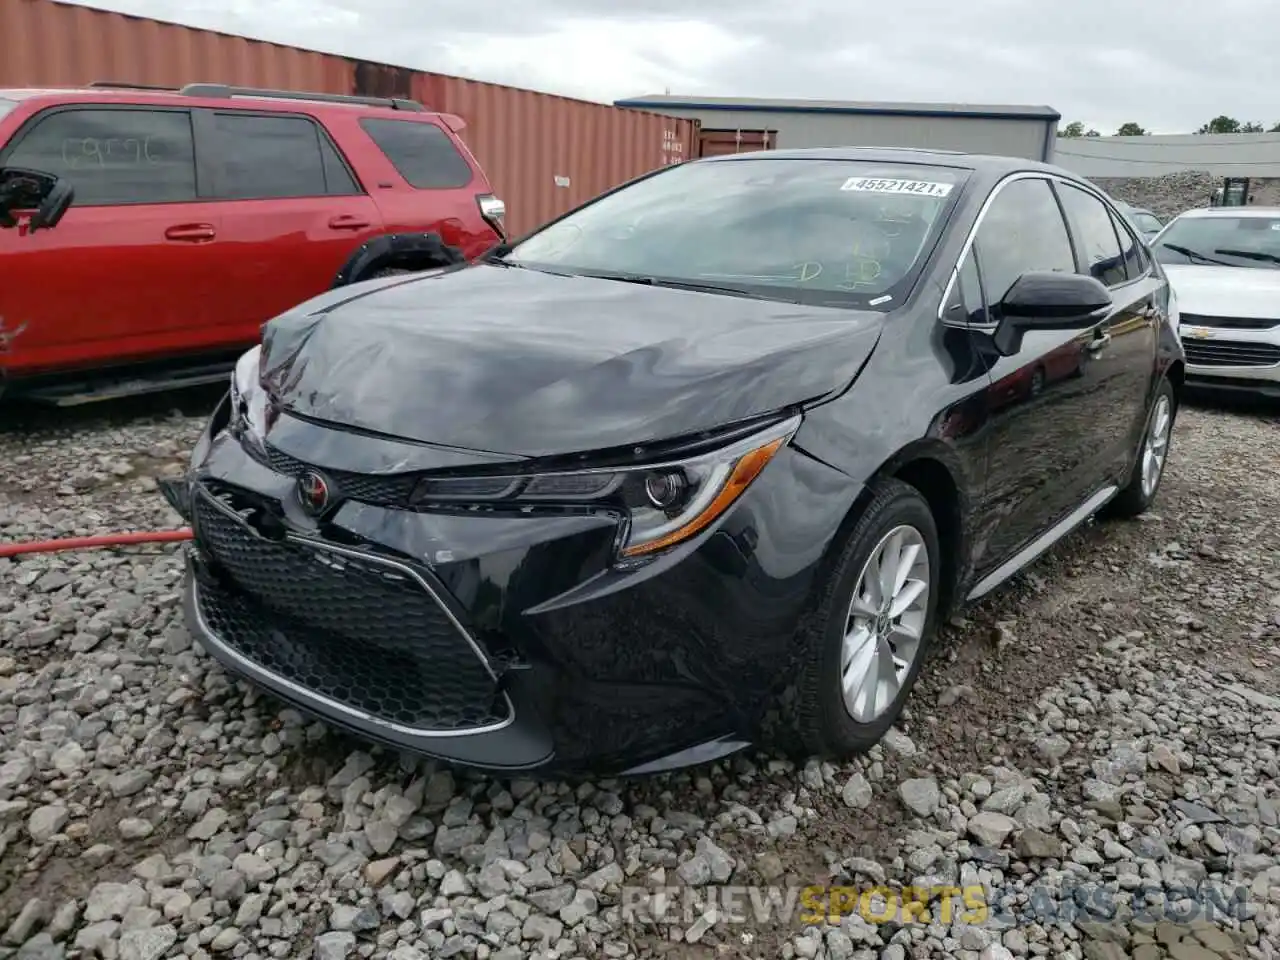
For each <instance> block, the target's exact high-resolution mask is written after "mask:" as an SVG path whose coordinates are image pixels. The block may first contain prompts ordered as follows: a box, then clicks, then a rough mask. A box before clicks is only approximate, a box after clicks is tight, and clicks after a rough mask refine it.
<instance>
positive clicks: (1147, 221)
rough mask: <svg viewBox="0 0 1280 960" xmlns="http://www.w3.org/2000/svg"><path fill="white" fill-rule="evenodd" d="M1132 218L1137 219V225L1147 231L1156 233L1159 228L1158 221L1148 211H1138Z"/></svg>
mask: <svg viewBox="0 0 1280 960" xmlns="http://www.w3.org/2000/svg"><path fill="white" fill-rule="evenodd" d="M1134 219H1136V220H1137V221H1138V226H1139V227H1141V228H1142V229H1143V230H1145V231H1146V232H1147V233H1156V232H1157V231H1159V229H1160V221H1159V220H1157V219H1156V218H1155V217H1153V216H1151V214H1149V213H1140V214H1138V215H1137V217H1135V218H1134Z"/></svg>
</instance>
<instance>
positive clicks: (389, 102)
mask: <svg viewBox="0 0 1280 960" xmlns="http://www.w3.org/2000/svg"><path fill="white" fill-rule="evenodd" d="M89 86H91V87H96V88H98V89H101V90H154V91H157V92H160V93H180V94H183V95H184V96H188V97H215V98H230V97H266V98H269V99H272V100H311V101H315V102H318V103H349V104H355V105H359V106H365V107H388V108H390V109H392V110H406V111H408V112H410V113H423V112H425V111H426V109H427V108H426V107H424V106H423V105H422V104H420V103H419V102H418V101H417V100H404V99H401V98H399V97H359V96H351V95H349V94H345V93H308V92H306V91H304V90H270V89H267V88H265V87H235V86H231V85H230V84H226V83H188V84H187V85H186V86H184V87H166V86H159V85H156V84H150V83H121V82H118V81H116V80H94V81H93V82H92V83H90V84H89Z"/></svg>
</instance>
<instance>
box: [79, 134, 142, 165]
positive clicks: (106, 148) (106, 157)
mask: <svg viewBox="0 0 1280 960" xmlns="http://www.w3.org/2000/svg"><path fill="white" fill-rule="evenodd" d="M151 140H152V138H151V137H108V138H106V139H102V138H100V137H67V138H66V139H64V140H63V141H62V162H63V163H65V164H66V165H67V167H68V168H69V169H71V170H81V169H84V168H85V167H89V166H97V167H105V166H106V165H107V164H108V163H113V164H115V163H118V164H129V165H132V166H142V165H144V164H158V163H162V162H163V158H161V157H157V156H153V155H152V148H151Z"/></svg>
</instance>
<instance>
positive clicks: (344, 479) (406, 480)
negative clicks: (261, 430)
mask: <svg viewBox="0 0 1280 960" xmlns="http://www.w3.org/2000/svg"><path fill="white" fill-rule="evenodd" d="M267 465H268V466H269V467H271V469H272V470H274V471H276V472H277V473H283V474H284V475H285V476H288V477H298V476H301V475H302V474H303V473H305V472H307V471H308V470H315V469H318V468H316V467H314V466H312V465H311V464H309V463H303V462H302V461H301V460H299V459H297V458H296V457H291V456H289V454H287V453H283V452H282V451H280V450H277V449H275V447H267ZM321 472H322V473H323V474H324V475H325V476H326V477H328V478H329V479H330V480H331V481H332V482H333V485H334V486H335V487H337V490H335V491H334V493H335V495H336V496H339V497H343V498H345V499H347V500H358V501H359V502H361V503H370V504H373V505H375V506H379V507H404V506H408V504H409V495H410V494H411V493H413V488H414V485H415V484H416V483H417V482H418V478H417V477H414V476H405V475H403V474H402V475H400V476H392V477H379V476H374V475H372V474H367V473H351V472H349V471H346V470H326V469H321Z"/></svg>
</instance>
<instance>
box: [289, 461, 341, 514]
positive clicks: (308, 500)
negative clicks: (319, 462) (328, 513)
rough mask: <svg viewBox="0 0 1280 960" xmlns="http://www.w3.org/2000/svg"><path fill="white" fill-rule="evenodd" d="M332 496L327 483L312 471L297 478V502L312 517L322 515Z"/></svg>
mask: <svg viewBox="0 0 1280 960" xmlns="http://www.w3.org/2000/svg"><path fill="white" fill-rule="evenodd" d="M332 496H333V495H332V493H331V492H330V490H329V481H327V480H326V479H325V478H324V477H322V476H320V474H318V473H316V472H315V471H314V470H308V471H307V472H306V473H304V474H303V475H302V476H300V477H299V478H298V500H299V501H300V502H301V503H302V506H303V508H304V509H306V511H307V513H310V514H311V515H312V516H318V515H320V514H322V513H324V512H325V510H326V509H327V508H328V506H329V501H330V500H331V499H332Z"/></svg>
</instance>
